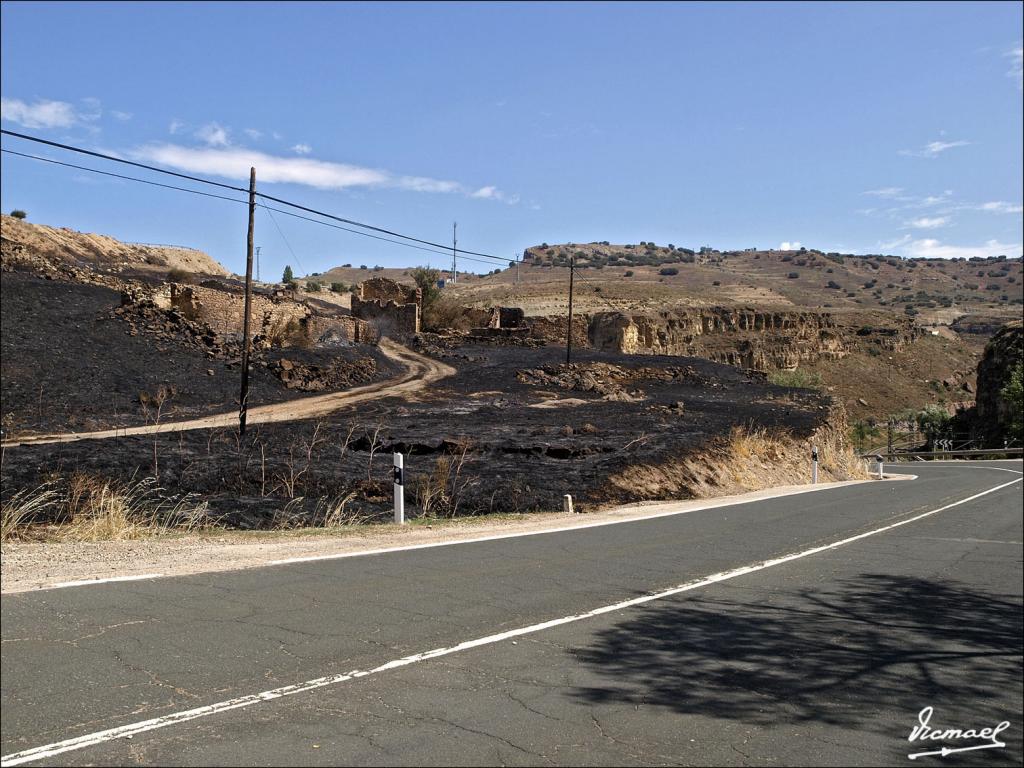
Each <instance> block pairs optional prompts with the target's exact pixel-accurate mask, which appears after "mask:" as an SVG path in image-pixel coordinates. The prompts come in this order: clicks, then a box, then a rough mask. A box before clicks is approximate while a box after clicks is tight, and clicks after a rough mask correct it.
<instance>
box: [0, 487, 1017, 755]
mask: <svg viewBox="0 0 1024 768" xmlns="http://www.w3.org/2000/svg"><path fill="white" fill-rule="evenodd" d="M1021 480H1022V478H1017V479H1016V480H1011V481H1010V482H1008V483H1003V484H1002V485H997V486H995V487H994V488H989V489H988V490H987V491H982V492H981V493H976V494H974V495H973V496H968V497H967V498H965V499H960V500H959V501H954V502H953V503H951V504H947V505H946V506H944V507H939V508H938V509H933V510H931V511H929V512H922V513H921V514H919V515H915V516H914V517H910V518H907V519H905V520H900V521H899V522H896V523H890V524H889V525H885V526H882V527H881V528H875V529H873V530H870V531H866V532H865V533H859V534H857V535H856V536H850V537H848V538H845V539H841V540H839V541H834V542H832V543H831V544H824V545H822V546H820V547H813V548H811V549H805V550H803V551H801V552H794V553H792V554H789V555H784V556H783V557H777V558H774V559H772V560H765V561H763V562H760V563H755V564H753V565H746V566H743V567H740V568H734V569H733V570H730V571H722V572H720V573H715V574H712V575H711V576H707V577H705V578H702V579H698V580H696V581H688V582H686V583H684V584H680V585H679V586H677V587H672V588H670V589H666V590H663V591H661V592H653V593H651V594H647V595H643V596H641V597H635V598H632V599H630V600H623V601H622V602H618V603H612V604H611V605H605V606H602V607H600V608H595V609H594V610H592V611H587V612H586V613H579V614H576V615H573V616H565V617H562V618H560V619H551V620H550V621H544V622H541V623H540V624H531V625H530V626H528V627H520V628H519V629H513V630H510V631H508V632H500V633H498V634H495V635H487V636H486V637H479V638H477V639H475V640H467V641H465V642H463V643H459V644H458V645H453V646H451V647H449V648H435V649H434V650H432V651H425V652H423V653H416V654H413V655H412V656H405V657H403V658H400V659H395V660H394V661H389V662H387V663H385V664H381V665H380V666H379V667H374V668H373V669H369V670H363V671H360V670H353V671H352V672H346V673H344V674H338V675H329V676H327V677H318V678H316V679H315V680H309V681H307V682H305V683H297V684H295V685H288V686H284V687H283V688H273V689H271V690H269V691H263V692H262V693H254V694H250V695H248V696H241V697H239V698H236V699H228V700H227V701H221V702H218V703H216V704H210V705H207V706H205V707H196V708H195V709H187V710H184V711H182V712H176V713H174V714H172V715H164V716H162V717H155V718H153V719H152V720H143V721H141V722H138V723H131V724H129V725H122V726H120V727H118V728H110V729H107V730H105V731H96V732H95V733H89V734H86V735H85V736H78V737H76V738H73V739H66V740H64V741H58V742H54V743H53V744H45V745H43V746H41V747H33V748H32V749H26V750H24V751H22V752H15V753H13V754H10V755H6V756H4V757H2V758H0V766H14V765H22V764H24V763H31V762H34V761H36V760H43V759H46V758H48V757H53V756H54V755H59V754H62V753H64V752H72V751H74V750H78V749H83V748H85V747H90V746H94V745H96V744H102V743H104V742H108V741H114V740H116V739H122V738H125V737H128V736H135V735H136V734H139V733H145V732H146V731H153V730H156V729H157V728H166V727H167V726H169V725H176V724H178V723H184V722H187V721H189V720H196V719H198V718H200V717H207V716H209V715H215V714H217V713H219V712H227V711H229V710H232V709H242V708H243V707H249V706H252V705H254V704H259V703H260V702H263V701H272V700H274V699H280V698H282V697H284V696H293V695H295V694H297V693H306V692H307V691H312V690H316V689H317V688H325V687H327V686H330V685H337V684H338V683H344V682H346V681H348V680H354V679H356V678H360V677H367V676H369V675H375V674H377V673H378V672H386V671H387V670H389V669H398V668H399V667H405V666H408V665H410V664H415V663H416V662H419V661H426V660H428V659H436V658H438V657H439V656H449V655H451V654H453V653H459V652H461V651H467V650H469V649H471V648H479V647H480V646H483V645H492V644H494V643H499V642H501V641H503V640H508V639H509V638H513V637H520V636H522V635H529V634H533V633H534V632H541V631H543V630H545V629H551V628H552V627H559V626H562V625H563V624H572V623H574V622H577V621H582V620H584V619H590V618H593V617H595V616H601V615H603V614H606V613H614V612H615V611H621V610H624V609H626V608H633V607H634V606H637V605H643V604H644V603H649V602H652V601H654V600H661V599H664V598H666V597H671V596H673V595H678V594H680V593H683V592H689V591H691V590H694V589H700V588H701V587H706V586H708V585H710V584H717V583H718V582H722V581H728V580H729V579H735V578H737V577H739V576H745V575H747V574H749V573H754V572H755V571H761V570H764V569H765V568H772V567H774V566H776V565H782V564H783V563H788V562H791V561H793V560H799V559H801V558H804V557H810V556H811V555H816V554H819V553H821V552H827V551H828V550H831V549H837V548H838V547H842V546H845V545H847V544H852V543H853V542H855V541H860V540H861V539H866V538H867V537H869V536H874V535H876V534H879V533H884V532H885V531H891V530H892V529H893V528H899V527H900V526H902V525H908V524H909V523H913V522H916V521H918V520H922V519H924V518H926V517H930V516H931V515H934V514H937V513H939V512H943V511H945V510H947V509H952V508H953V507H958V506H960V505H961V504H966V503H968V502H970V501H974V500H975V499H980V498H981V497H982V496H987V495H988V494H990V493H995V492H996V491H999V490H1002V489H1003V488H1006V487H1008V486H1011V485H1015V484H1016V483H1019V482H1021Z"/></svg>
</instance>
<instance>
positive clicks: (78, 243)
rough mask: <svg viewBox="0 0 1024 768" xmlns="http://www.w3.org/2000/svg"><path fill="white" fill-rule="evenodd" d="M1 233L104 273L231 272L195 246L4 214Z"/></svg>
mask: <svg viewBox="0 0 1024 768" xmlns="http://www.w3.org/2000/svg"><path fill="white" fill-rule="evenodd" d="M0 236H2V237H3V239H4V240H5V241H7V242H8V243H13V244H15V245H18V246H22V247H23V248H25V249H26V250H28V251H29V252H31V253H32V254H34V255H35V256H38V257H42V258H45V259H49V260H51V261H53V262H55V263H69V264H71V265H74V266H79V267H81V266H90V267H93V268H94V269H98V270H101V271H104V272H123V271H135V272H149V273H166V272H168V271H169V270H172V269H179V270H184V271H185V272H191V273H193V274H197V275H215V276H220V277H224V276H227V275H229V274H231V273H230V272H229V271H228V270H227V269H225V268H224V267H223V266H222V265H221V264H219V263H218V262H217V261H215V260H214V259H213V258H212V257H210V256H209V255H207V254H206V253H203V252H202V251H200V250H196V249H194V248H186V247H183V246H160V245H140V244H137V243H123V242H121V241H120V240H116V239H115V238H113V237H108V236H107V235H96V234H91V233H86V232H76V231H75V230H73V229H67V228H65V227H60V228H56V227H48V226H46V225H44V224H31V223H29V222H27V221H24V220H22V219H16V218H13V217H11V216H2V217H0Z"/></svg>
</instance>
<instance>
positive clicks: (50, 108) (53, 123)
mask: <svg viewBox="0 0 1024 768" xmlns="http://www.w3.org/2000/svg"><path fill="white" fill-rule="evenodd" d="M0 119H3V120H5V121H7V122H10V123H17V124H18V125H20V126H23V127H25V128H70V127H71V126H73V125H74V124H75V123H77V122H78V114H77V113H76V112H75V108H74V107H73V106H72V105H70V104H68V103H67V102H66V101H49V100H46V99H37V100H36V101H35V103H33V104H27V103H25V102H24V101H22V100H21V99H0Z"/></svg>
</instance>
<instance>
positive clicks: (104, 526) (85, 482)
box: [2, 473, 210, 541]
mask: <svg viewBox="0 0 1024 768" xmlns="http://www.w3.org/2000/svg"><path fill="white" fill-rule="evenodd" d="M162 490H163V489H161V488H159V487H158V486H157V485H156V481H155V480H154V479H153V478H148V477H147V478H144V479H142V480H138V481H133V482H126V483H118V482H113V481H110V480H106V479H104V478H100V477H96V476H93V475H86V474H84V473H75V474H74V475H72V476H71V477H70V478H69V479H68V481H67V482H66V483H65V484H57V483H47V484H45V485H41V486H39V487H38V488H35V489H32V490H29V491H24V492H19V493H17V494H15V495H14V496H12V497H11V498H10V499H8V500H6V501H5V502H4V504H3V515H2V517H3V531H2V533H3V540H4V541H10V540H12V539H42V540H47V541H123V540H126V539H140V538H145V537H149V536H158V535H162V534H166V533H170V532H177V533H188V532H190V531H195V530H198V529H199V528H203V527H205V526H207V525H208V524H209V523H210V519H209V515H208V505H207V504H206V502H198V501H197V500H196V498H195V497H194V496H191V495H187V496H184V497H181V498H178V499H168V498H164V497H163V496H161V491H162Z"/></svg>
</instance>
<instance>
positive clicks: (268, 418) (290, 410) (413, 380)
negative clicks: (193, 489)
mask: <svg viewBox="0 0 1024 768" xmlns="http://www.w3.org/2000/svg"><path fill="white" fill-rule="evenodd" d="M380 349H381V351H382V352H383V353H384V354H385V355H386V356H387V357H390V358H391V359H392V360H395V361H396V362H398V363H400V364H401V365H403V366H405V367H406V371H405V373H403V374H401V375H399V376H396V377H395V378H392V379H388V380H386V381H379V382H377V383H375V384H368V385H367V386H365V387H356V388H355V389H348V390H345V391H344V392H331V393H330V394H326V395H314V396H312V397H303V398H299V399H297V400H289V401H287V402H283V403H273V404H271V405H261V406H258V407H256V408H250V409H249V413H248V417H247V423H248V424H267V423H270V422H276V421H297V420H300V419H314V418H318V417H320V416H326V415H327V414H330V413H334V412H335V411H337V410H339V409H341V408H346V407H348V406H351V405H355V404H356V403H361V402H364V401H366V400H373V399H377V398H381V397H393V396H395V395H401V394H405V393H409V392H415V391H417V390H420V389H423V387H425V386H426V385H427V384H430V383H432V382H435V381H438V380H440V379H443V378H445V377H447V376H451V375H452V374H454V373H455V369H454V368H452V367H451V366H449V365H445V364H444V363H440V362H438V361H437V360H431V359H430V358H429V357H424V356H423V355H420V354H417V353H416V352H413V351H412V350H411V349H409V348H407V347H403V346H402V345H401V344H397V343H395V342H393V341H389V340H388V339H381V341H380ZM237 423H238V411H231V412H229V413H219V414H216V415H214V416H204V417H202V418H199V419H188V420H187V421H169V422H166V423H164V424H147V425H145V426H141V427H117V428H114V429H104V430H100V431H97V432H65V433H59V434H49V435H31V436H26V437H20V438H14V439H12V440H5V441H4V442H3V443H2V445H3V447H4V448H12V447H14V446H18V445H39V444H41V443H73V442H76V441H78V440H104V439H107V438H111V437H129V436H131V435H152V434H154V433H157V432H184V431H186V430H190V429H215V428H218V427H233V426H234V425H235V424H237Z"/></svg>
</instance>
